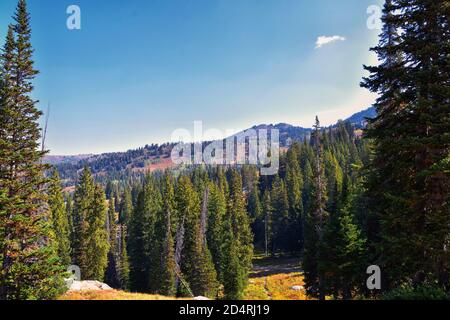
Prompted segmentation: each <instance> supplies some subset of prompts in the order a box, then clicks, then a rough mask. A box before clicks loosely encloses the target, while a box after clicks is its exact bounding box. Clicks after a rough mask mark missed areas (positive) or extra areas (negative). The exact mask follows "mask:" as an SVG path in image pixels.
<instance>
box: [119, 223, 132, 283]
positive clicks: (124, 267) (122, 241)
mask: <svg viewBox="0 0 450 320" xmlns="http://www.w3.org/2000/svg"><path fill="white" fill-rule="evenodd" d="M126 230H127V227H126V226H125V225H124V224H120V225H119V239H118V240H119V241H118V248H117V252H118V258H117V276H118V278H119V288H120V289H122V290H128V289H129V287H130V264H129V260H128V252H127V242H126V236H127V231H126Z"/></svg>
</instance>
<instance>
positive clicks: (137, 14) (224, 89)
mask: <svg viewBox="0 0 450 320" xmlns="http://www.w3.org/2000/svg"><path fill="white" fill-rule="evenodd" d="M28 3H29V8H30V12H31V15H32V27H33V38H32V41H33V45H34V47H35V50H36V52H35V60H36V66H37V68H38V69H39V70H40V71H41V74H40V75H39V76H38V78H37V80H36V82H35V84H36V91H35V93H34V95H35V97H36V98H37V99H39V100H40V107H41V108H42V109H45V108H46V105H47V103H48V102H51V116H50V123H49V133H48V141H47V146H48V148H50V149H51V153H52V154H80V153H100V152H107V151H124V150H127V149H129V148H135V147H139V146H143V145H145V144H147V143H153V142H155V143H160V142H165V141H168V140H170V136H171V133H172V131H173V130H175V129H177V128H187V129H190V130H192V128H193V121H195V120H201V121H203V122H204V125H205V127H206V128H217V129H220V130H226V129H234V130H236V131H237V130H240V129H245V128H248V127H251V126H253V125H255V124H261V123H279V122H287V123H291V124H294V125H301V126H305V127H310V126H311V125H312V123H313V120H314V116H315V115H316V114H318V115H319V116H320V117H321V118H322V121H323V123H325V124H331V123H333V122H335V121H336V120H337V119H339V118H345V117H347V116H349V115H351V114H352V113H354V112H356V111H359V110H361V109H363V108H366V107H368V106H369V105H370V104H371V103H372V102H373V100H374V96H373V95H370V94H369V93H368V92H366V91H365V90H363V89H360V88H359V82H360V80H361V77H362V76H363V74H364V73H363V70H362V64H364V63H366V64H371V63H375V61H376V60H375V59H374V57H373V55H372V54H370V53H369V52H368V48H369V47H370V46H373V45H374V44H376V42H377V35H378V33H379V32H378V31H377V30H369V29H368V28H367V26H366V21H367V19H368V14H367V12H366V10H367V7H368V6H370V5H372V4H381V0H341V1H336V0H316V1H311V0H128V1H123V0H57V1H56V0H28ZM71 4H75V5H78V6H79V7H80V8H81V20H82V29H81V30H72V31H71V30H68V29H67V28H66V19H67V17H68V14H66V9H67V7H68V6H69V5H71ZM15 5H16V0H1V1H0V36H1V40H0V42H1V43H2V44H3V39H4V35H5V30H6V27H7V25H8V23H10V22H11V21H12V19H11V18H10V16H11V14H12V12H13V11H14V7H15ZM320 36H326V37H331V36H338V37H341V38H335V39H334V40H335V41H330V42H329V43H327V44H325V45H323V46H322V47H320V48H316V41H317V39H318V37H320ZM344 38H345V40H344Z"/></svg>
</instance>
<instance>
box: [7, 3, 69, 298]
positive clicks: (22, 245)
mask: <svg viewBox="0 0 450 320" xmlns="http://www.w3.org/2000/svg"><path fill="white" fill-rule="evenodd" d="M14 20H15V25H13V26H10V27H9V29H8V34H7V38H6V43H5V46H4V51H3V54H2V56H1V72H0V78H1V79H2V83H3V84H2V86H1V92H0V97H1V98H0V101H1V105H0V190H1V191H0V200H1V202H0V208H1V209H0V212H2V216H1V217H2V219H1V220H0V234H1V236H2V241H1V242H0V244H1V248H0V263H1V268H0V299H3V300H4V299H47V298H54V297H55V296H56V295H58V294H59V293H60V291H61V290H62V288H63V279H62V275H63V271H64V268H61V267H60V265H59V262H58V260H59V259H58V258H57V242H56V241H55V236H54V234H53V232H52V222H51V212H50V210H49V209H48V205H47V203H46V197H45V193H44V192H43V189H44V185H45V183H46V182H47V181H46V179H45V178H44V175H43V173H44V170H46V169H47V166H45V165H43V164H42V162H41V160H42V157H43V156H44V154H45V152H39V151H38V147H39V139H40V130H39V126H38V123H37V120H38V119H39V117H40V116H41V112H40V111H38V110H37V108H36V101H34V100H32V98H31V93H32V91H33V85H32V81H33V79H34V77H35V76H36V74H37V73H38V72H37V71H36V70H35V69H34V67H33V60H32V55H33V49H32V46H31V42H30V38H31V28H30V17H29V14H28V12H27V5H26V2H25V1H24V0H19V3H18V5H17V9H16V13H15V16H14Z"/></svg>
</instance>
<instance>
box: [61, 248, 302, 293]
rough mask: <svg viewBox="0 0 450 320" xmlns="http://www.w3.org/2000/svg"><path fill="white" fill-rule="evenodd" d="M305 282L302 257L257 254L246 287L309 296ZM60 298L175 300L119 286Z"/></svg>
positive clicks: (252, 291) (252, 289) (257, 290)
mask: <svg viewBox="0 0 450 320" xmlns="http://www.w3.org/2000/svg"><path fill="white" fill-rule="evenodd" d="M293 286H304V280H303V275H302V270H301V266H300V260H299V259H298V258H286V257H274V258H273V257H269V258H266V257H263V256H257V257H256V258H255V260H254V270H253V272H252V273H251V275H250V280H249V284H248V286H247V288H246V290H245V294H244V299H246V300H309V299H308V297H307V296H306V292H305V290H299V291H296V290H293V289H292V287H293ZM59 300H176V298H172V297H164V296H160V295H151V294H142V293H129V292H124V291H118V290H105V291H81V292H67V293H66V294H65V295H63V296H62V297H61V298H60V299H59Z"/></svg>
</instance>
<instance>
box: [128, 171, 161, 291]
mask: <svg viewBox="0 0 450 320" xmlns="http://www.w3.org/2000/svg"><path fill="white" fill-rule="evenodd" d="M161 207H162V204H161V194H160V192H159V190H158V189H157V188H156V185H155V180H154V178H153V177H152V176H150V175H148V176H147V177H146V179H145V182H144V186H143V188H142V190H141V191H140V193H139V195H138V199H137V204H136V206H135V208H134V212H133V214H132V216H131V219H130V225H129V239H128V249H129V250H128V254H129V261H130V286H131V289H132V290H133V291H138V292H157V290H158V285H157V284H158V277H159V272H160V261H161V259H160V252H159V249H160V245H159V241H157V239H156V238H155V227H156V223H157V219H158V215H159V214H160V212H161Z"/></svg>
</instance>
